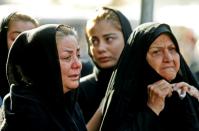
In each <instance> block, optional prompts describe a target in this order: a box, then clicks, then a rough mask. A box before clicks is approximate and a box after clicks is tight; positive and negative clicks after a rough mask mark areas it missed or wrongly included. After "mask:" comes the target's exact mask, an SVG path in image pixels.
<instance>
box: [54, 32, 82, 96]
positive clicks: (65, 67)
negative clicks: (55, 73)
mask: <svg viewBox="0 0 199 131" xmlns="http://www.w3.org/2000/svg"><path fill="white" fill-rule="evenodd" d="M57 50H58V55H59V61H60V68H61V76H62V82H63V90H64V93H66V92H68V91H70V90H72V89H76V88H77V87H78V86H79V78H80V73H81V69H82V64H81V61H80V48H79V45H78V42H77V40H76V38H75V37H74V36H71V35H69V36H65V37H63V38H62V39H59V40H58V41H57Z"/></svg>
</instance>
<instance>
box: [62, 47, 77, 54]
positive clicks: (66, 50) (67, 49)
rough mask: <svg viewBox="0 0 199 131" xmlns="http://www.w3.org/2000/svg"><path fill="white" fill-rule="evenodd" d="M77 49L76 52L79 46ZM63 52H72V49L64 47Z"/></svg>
mask: <svg viewBox="0 0 199 131" xmlns="http://www.w3.org/2000/svg"><path fill="white" fill-rule="evenodd" d="M77 51H78V52H79V51H80V47H78V48H77ZM64 52H69V53H72V52H73V50H72V49H70V48H66V49H64Z"/></svg>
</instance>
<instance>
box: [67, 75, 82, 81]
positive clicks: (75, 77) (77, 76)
mask: <svg viewBox="0 0 199 131" xmlns="http://www.w3.org/2000/svg"><path fill="white" fill-rule="evenodd" d="M68 77H69V78H70V79H72V80H79V78H80V74H73V75H70V76H68Z"/></svg>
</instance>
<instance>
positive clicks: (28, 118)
mask: <svg viewBox="0 0 199 131" xmlns="http://www.w3.org/2000/svg"><path fill="white" fill-rule="evenodd" d="M76 34H77V33H76V31H75V30H74V29H73V28H71V27H69V26H64V25H56V24H52V25H51V24H50V25H43V26H41V27H38V28H36V29H33V30H30V31H27V32H24V33H22V34H21V35H20V36H19V37H18V38H17V39H16V41H15V42H14V44H13V46H12V47H11V49H10V52H9V56H8V62H7V76H8V81H9V84H10V85H11V90H10V93H9V94H8V95H6V96H5V99H4V102H3V107H2V108H3V111H4V114H5V115H4V117H5V118H4V121H3V124H2V126H1V130H2V131H13V130H20V131H85V130H86V127H85V123H84V120H83V116H82V114H81V112H80V108H79V106H78V104H77V103H76V88H77V87H78V86H79V78H80V72H81V68H82V65H81V62H80V59H79V57H80V56H79V55H80V49H79V44H78V41H77V35H76Z"/></svg>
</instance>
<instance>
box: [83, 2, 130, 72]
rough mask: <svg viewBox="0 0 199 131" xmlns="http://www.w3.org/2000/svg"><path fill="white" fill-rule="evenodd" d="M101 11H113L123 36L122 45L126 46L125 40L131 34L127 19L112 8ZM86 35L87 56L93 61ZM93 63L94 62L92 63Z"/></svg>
mask: <svg viewBox="0 0 199 131" xmlns="http://www.w3.org/2000/svg"><path fill="white" fill-rule="evenodd" d="M102 9H105V10H111V11H113V12H114V13H115V14H116V15H117V17H118V19H119V22H120V24H121V30H122V34H123V37H124V41H125V42H124V44H125V45H126V43H127V40H128V38H129V36H130V34H131V32H132V28H131V23H130V21H129V20H128V19H127V17H126V16H125V15H124V14H123V13H122V12H120V11H119V10H117V9H113V8H110V7H105V6H104V7H102ZM85 34H86V40H87V44H88V54H89V56H90V57H91V59H92V60H93V58H92V55H91V51H90V48H89V46H90V41H89V38H88V36H87V33H85ZM93 62H94V61H93ZM94 63H95V62H94ZM95 66H96V67H97V68H98V69H99V70H101V69H100V67H99V66H98V65H97V64H96V63H95Z"/></svg>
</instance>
